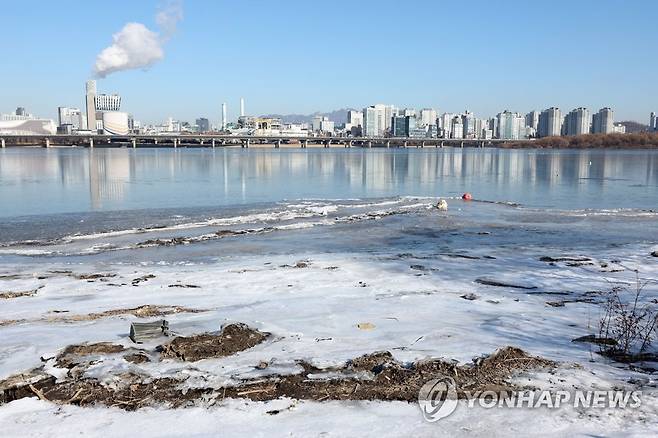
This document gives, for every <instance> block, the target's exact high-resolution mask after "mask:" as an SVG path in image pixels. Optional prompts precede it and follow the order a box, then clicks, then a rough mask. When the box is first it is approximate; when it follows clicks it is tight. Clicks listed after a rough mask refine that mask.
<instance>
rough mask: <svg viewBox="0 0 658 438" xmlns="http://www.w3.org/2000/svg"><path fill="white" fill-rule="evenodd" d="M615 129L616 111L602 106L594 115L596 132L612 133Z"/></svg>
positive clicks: (593, 123) (594, 130)
mask: <svg viewBox="0 0 658 438" xmlns="http://www.w3.org/2000/svg"><path fill="white" fill-rule="evenodd" d="M613 130H614V113H613V111H612V110H611V109H610V108H601V109H600V110H599V112H598V113H596V114H594V115H593V116H592V132H593V133H594V134H610V133H612V132H613Z"/></svg>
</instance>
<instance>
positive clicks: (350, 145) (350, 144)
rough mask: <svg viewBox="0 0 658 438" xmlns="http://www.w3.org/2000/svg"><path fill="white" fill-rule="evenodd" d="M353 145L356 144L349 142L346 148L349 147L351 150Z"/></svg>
mask: <svg viewBox="0 0 658 438" xmlns="http://www.w3.org/2000/svg"><path fill="white" fill-rule="evenodd" d="M353 144H354V143H352V140H350V141H348V142H347V145H346V146H347V147H348V148H351V147H352V145H353Z"/></svg>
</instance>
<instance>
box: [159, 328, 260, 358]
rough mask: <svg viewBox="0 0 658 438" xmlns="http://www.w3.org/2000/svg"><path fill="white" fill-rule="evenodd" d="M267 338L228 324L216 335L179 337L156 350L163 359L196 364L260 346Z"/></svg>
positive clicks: (256, 331)
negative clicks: (199, 361) (202, 360)
mask: <svg viewBox="0 0 658 438" xmlns="http://www.w3.org/2000/svg"><path fill="white" fill-rule="evenodd" d="M268 336H269V333H262V332H260V331H258V330H255V329H252V328H250V327H249V326H247V325H245V324H230V325H227V326H226V327H224V328H223V329H222V331H221V332H220V333H218V334H213V333H202V334H199V335H194V336H189V337H182V336H179V337H176V338H174V339H173V340H172V341H171V342H170V343H168V344H165V345H161V346H160V347H158V349H159V351H160V352H161V357H162V358H163V359H167V358H171V359H178V360H183V361H188V362H196V361H198V360H201V359H208V358H214V357H224V356H230V355H232V354H235V353H237V352H240V351H244V350H247V349H249V348H251V347H254V346H256V345H258V344H260V343H261V342H263V341H264V340H265V339H266V338H267V337H268Z"/></svg>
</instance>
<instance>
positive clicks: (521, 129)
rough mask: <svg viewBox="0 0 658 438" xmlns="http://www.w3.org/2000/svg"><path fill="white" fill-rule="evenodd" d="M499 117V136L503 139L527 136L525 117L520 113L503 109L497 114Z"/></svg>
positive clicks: (516, 138)
mask: <svg viewBox="0 0 658 438" xmlns="http://www.w3.org/2000/svg"><path fill="white" fill-rule="evenodd" d="M496 118H497V119H498V138H500V139H503V140H518V139H520V138H524V137H525V117H523V116H521V114H519V113H513V112H510V111H507V110H505V111H503V112H502V113H498V115H497V116H496Z"/></svg>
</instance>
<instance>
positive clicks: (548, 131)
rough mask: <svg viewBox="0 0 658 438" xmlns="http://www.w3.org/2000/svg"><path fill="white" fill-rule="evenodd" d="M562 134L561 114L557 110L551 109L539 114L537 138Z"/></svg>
mask: <svg viewBox="0 0 658 438" xmlns="http://www.w3.org/2000/svg"><path fill="white" fill-rule="evenodd" d="M561 133H562V112H561V111H560V109H559V108H556V107H551V108H548V109H545V110H544V111H542V112H541V114H539V127H538V129H537V135H538V136H539V137H553V136H558V135H560V134H561Z"/></svg>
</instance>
